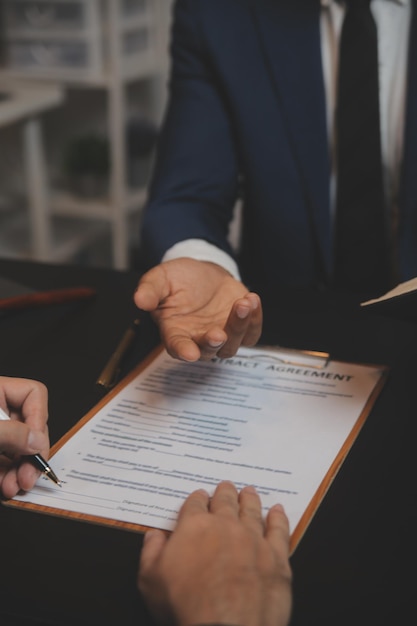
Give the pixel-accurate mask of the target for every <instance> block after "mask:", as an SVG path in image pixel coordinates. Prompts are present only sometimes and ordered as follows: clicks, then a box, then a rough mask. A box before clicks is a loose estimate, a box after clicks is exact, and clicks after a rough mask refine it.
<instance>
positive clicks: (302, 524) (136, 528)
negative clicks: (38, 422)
mask: <svg viewBox="0 0 417 626" xmlns="http://www.w3.org/2000/svg"><path fill="white" fill-rule="evenodd" d="M162 351H163V348H162V346H159V347H157V348H156V349H155V350H154V351H153V352H151V354H150V355H149V356H148V357H147V358H146V359H145V360H144V361H143V362H142V363H140V364H139V365H138V366H137V367H136V368H135V369H134V370H133V371H132V372H131V373H130V374H129V375H128V376H126V377H125V378H124V379H123V380H122V381H120V382H119V383H118V384H117V385H116V386H115V387H114V388H113V389H112V390H111V391H110V392H109V393H108V394H107V395H106V396H105V397H104V398H103V399H102V400H101V401H100V402H99V403H98V404H97V405H96V406H94V407H93V408H92V409H91V410H90V411H89V412H88V413H87V414H86V415H85V416H84V417H83V418H82V419H81V420H80V421H79V422H78V423H77V424H75V425H74V427H73V428H71V429H70V430H69V431H68V432H67V433H66V434H65V435H64V436H63V437H62V438H61V439H60V440H59V441H58V442H57V443H56V444H55V445H54V446H53V447H52V448H51V465H52V467H53V468H54V470H55V471H57V468H56V467H54V461H53V456H54V455H55V454H56V452H57V451H58V450H60V449H61V448H62V447H63V446H64V445H65V444H66V443H67V442H68V441H69V440H70V439H71V438H72V437H73V436H74V435H75V434H76V433H77V432H78V431H79V430H80V429H82V428H83V426H84V425H85V424H87V423H88V422H89V421H90V420H91V419H92V418H93V417H94V416H95V415H97V413H98V412H99V411H100V410H101V409H102V408H103V407H105V406H106V405H107V404H108V403H109V402H110V401H111V400H112V399H113V398H115V397H116V396H118V394H119V393H120V392H121V391H122V390H123V389H124V388H125V387H126V386H127V385H128V384H129V383H130V382H131V381H133V380H134V379H135V378H136V377H137V376H138V375H140V374H141V373H143V372H145V371H146V370H147V368H148V366H149V365H150V364H151V363H152V362H153V361H154V360H155V359H156V358H157V357H158V356H159V355H160V354H161V353H162ZM309 354H312V353H309ZM333 363H337V362H333ZM340 364H341V365H344V366H346V365H352V366H355V365H356V364H347V363H340ZM191 365H192V364H191ZM360 366H363V367H366V368H368V367H369V368H376V369H377V370H378V372H380V373H381V375H380V378H379V380H378V382H377V383H376V384H375V386H374V387H373V389H372V391H371V393H370V394H369V396H368V399H367V401H366V404H365V405H364V407H363V410H362V411H361V412H360V414H359V415H358V416H357V418H356V419H355V422H354V425H353V427H352V428H351V429H350V431H349V434H348V436H347V437H346V439H345V440H344V443H343V445H342V446H341V447H340V449H339V450H338V452H337V454H336V456H335V457H334V460H333V461H332V462H331V464H330V465H329V466H328V469H327V471H326V472H325V474H324V475H323V478H322V480H321V482H320V484H319V487H318V488H317V490H316V491H315V493H314V495H313V497H312V498H311V500H310V501H309V503H308V506H307V507H306V508H305V509H304V513H303V514H302V516H301V517H300V519H299V521H298V523H297V525H296V526H295V528H294V530H293V531H292V534H291V541H290V549H291V553H292V552H293V551H294V550H295V548H296V546H297V545H298V543H299V542H300V540H301V538H302V536H303V535H304V533H305V531H306V529H307V527H308V525H309V523H310V521H311V519H312V518H313V516H314V514H315V512H316V511H317V509H318V507H319V506H320V503H321V502H322V500H323V498H324V496H325V495H326V493H327V491H328V489H329V488H330V486H331V485H332V483H333V481H334V479H335V477H336V475H337V472H338V471H339V469H340V467H341V465H342V464H343V461H344V459H345V458H346V456H347V454H348V452H349V450H350V449H351V447H352V445H353V443H354V441H355V440H356V438H357V436H358V434H359V432H360V430H361V428H362V426H363V424H364V423H365V420H366V418H367V416H368V415H369V413H370V410H371V408H372V406H373V405H374V403H375V400H376V398H377V397H378V395H379V393H380V392H381V390H382V388H383V385H384V384H385V381H386V379H387V376H388V373H389V369H388V367H386V366H380V365H366V364H360ZM297 367H298V366H297ZM57 473H58V474H59V472H57ZM224 478H228V477H227V476H225V477H224ZM196 488H198V485H197V486H196ZM4 504H5V505H6V506H10V507H14V508H17V509H24V510H29V511H34V512H38V513H43V514H47V515H53V516H58V517H65V518H71V519H74V520H79V521H83V522H88V523H93V524H99V525H105V526H112V527H116V528H121V529H125V530H129V531H133V532H139V533H143V532H146V530H148V529H149V528H152V527H155V526H146V525H143V524H140V523H132V522H128V521H122V520H118V519H113V518H109V517H106V516H103V517H101V516H98V515H91V514H86V513H80V512H75V511H71V510H66V509H64V508H56V507H53V506H46V505H44V504H41V505H40V504H36V503H33V502H30V501H21V500H15V499H12V500H8V501H6V502H4ZM166 532H169V531H166Z"/></svg>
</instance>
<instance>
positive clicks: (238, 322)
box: [218, 293, 262, 359]
mask: <svg viewBox="0 0 417 626" xmlns="http://www.w3.org/2000/svg"><path fill="white" fill-rule="evenodd" d="M261 331H262V308H261V303H260V299H259V296H258V295H257V294H252V293H251V294H247V295H246V296H245V297H244V298H240V299H239V300H236V302H235V303H234V304H233V307H232V310H231V312H230V315H229V317H228V320H227V322H226V325H225V332H226V334H227V341H226V343H225V344H224V346H223V347H222V348H221V349H220V350H219V351H218V356H219V357H221V358H223V359H225V358H228V357H231V356H233V355H234V354H236V352H237V351H238V349H239V347H240V346H241V345H254V344H255V343H256V341H258V339H259V337H260V334H261Z"/></svg>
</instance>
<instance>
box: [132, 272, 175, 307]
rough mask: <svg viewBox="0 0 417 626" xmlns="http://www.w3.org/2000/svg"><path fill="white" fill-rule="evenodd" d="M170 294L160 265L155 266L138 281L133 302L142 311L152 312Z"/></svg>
mask: <svg viewBox="0 0 417 626" xmlns="http://www.w3.org/2000/svg"><path fill="white" fill-rule="evenodd" d="M169 293H170V286H169V281H168V279H167V276H166V274H165V272H164V271H163V266H162V265H156V266H155V267H153V268H152V269H150V270H149V272H146V274H144V275H143V276H142V278H141V279H140V281H139V283H138V286H137V287H136V291H135V293H134V296H133V300H134V302H135V304H136V306H137V307H138V308H139V309H142V310H143V311H154V310H155V309H156V308H157V307H158V306H159V304H160V302H161V301H162V300H164V298H167V297H168V296H169Z"/></svg>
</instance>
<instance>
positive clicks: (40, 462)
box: [0, 407, 62, 487]
mask: <svg viewBox="0 0 417 626" xmlns="http://www.w3.org/2000/svg"><path fill="white" fill-rule="evenodd" d="M10 419H11V418H10V417H9V416H8V415H7V413H6V412H5V411H3V409H2V408H1V407H0V420H10ZM27 459H28V460H29V461H30V462H31V463H32V464H33V465H34V466H35V467H36V468H37V469H39V470H41V472H43V473H44V474H45V476H47V477H48V478H49V479H50V480H52V482H53V483H55V484H56V485H59V487H62V484H61V481H60V480H59V478H58V476H57V475H56V474H55V472H54V471H53V469H52V468H51V467H50V466H49V464H48V463H47V462H46V461H45V459H44V458H43V457H42V456H41V455H40V454H30V455H28V457H27Z"/></svg>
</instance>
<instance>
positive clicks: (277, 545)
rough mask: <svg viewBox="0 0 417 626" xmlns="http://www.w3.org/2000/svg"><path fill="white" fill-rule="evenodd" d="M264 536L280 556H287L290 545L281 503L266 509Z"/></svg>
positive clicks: (286, 522)
mask: <svg viewBox="0 0 417 626" xmlns="http://www.w3.org/2000/svg"><path fill="white" fill-rule="evenodd" d="M265 537H266V539H267V541H268V543H269V544H270V545H271V546H272V547H273V548H274V550H275V551H276V552H277V553H279V555H280V557H283V556H284V557H287V556H288V554H289V546H290V530H289V522H288V517H287V515H286V513H285V511H284V508H283V506H282V505H281V504H276V505H275V506H273V507H272V508H271V509H270V510H269V511H268V515H267V517H266V531H265Z"/></svg>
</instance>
